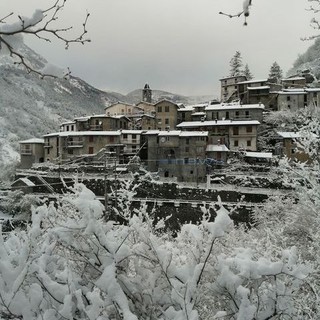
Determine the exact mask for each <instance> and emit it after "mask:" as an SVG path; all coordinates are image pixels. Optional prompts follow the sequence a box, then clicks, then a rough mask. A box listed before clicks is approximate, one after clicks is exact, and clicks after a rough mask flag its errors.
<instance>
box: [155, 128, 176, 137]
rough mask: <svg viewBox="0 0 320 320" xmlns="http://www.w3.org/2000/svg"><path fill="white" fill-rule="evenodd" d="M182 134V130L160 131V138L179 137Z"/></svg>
mask: <svg viewBox="0 0 320 320" xmlns="http://www.w3.org/2000/svg"><path fill="white" fill-rule="evenodd" d="M180 133H181V131H180V130H170V131H159V136H160V137H161V136H179V135H180Z"/></svg>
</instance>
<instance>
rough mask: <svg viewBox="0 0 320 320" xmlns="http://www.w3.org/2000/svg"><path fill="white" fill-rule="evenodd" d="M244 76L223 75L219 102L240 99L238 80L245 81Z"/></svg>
mask: <svg viewBox="0 0 320 320" xmlns="http://www.w3.org/2000/svg"><path fill="white" fill-rule="evenodd" d="M246 80H247V78H246V76H234V77H225V78H222V79H220V82H221V102H231V101H233V100H237V99H240V96H239V90H238V89H239V86H238V82H242V81H246Z"/></svg>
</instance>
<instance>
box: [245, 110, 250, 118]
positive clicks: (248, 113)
mask: <svg viewBox="0 0 320 320" xmlns="http://www.w3.org/2000/svg"><path fill="white" fill-rule="evenodd" d="M245 115H246V118H249V117H250V111H248V110H247V111H246V112H245Z"/></svg>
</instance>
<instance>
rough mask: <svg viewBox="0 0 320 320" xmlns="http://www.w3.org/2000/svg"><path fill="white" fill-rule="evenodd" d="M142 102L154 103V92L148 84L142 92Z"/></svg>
mask: <svg viewBox="0 0 320 320" xmlns="http://www.w3.org/2000/svg"><path fill="white" fill-rule="evenodd" d="M142 101H144V102H149V103H152V90H151V89H150V86H149V85H148V84H147V83H146V84H145V86H144V88H143V90H142Z"/></svg>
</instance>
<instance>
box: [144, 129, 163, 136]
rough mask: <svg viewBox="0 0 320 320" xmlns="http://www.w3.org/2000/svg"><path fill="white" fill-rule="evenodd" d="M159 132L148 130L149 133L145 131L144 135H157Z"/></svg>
mask: <svg viewBox="0 0 320 320" xmlns="http://www.w3.org/2000/svg"><path fill="white" fill-rule="evenodd" d="M159 132H160V130H148V131H144V132H143V134H148V135H157V134H158V133H159Z"/></svg>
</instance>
